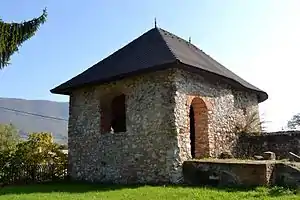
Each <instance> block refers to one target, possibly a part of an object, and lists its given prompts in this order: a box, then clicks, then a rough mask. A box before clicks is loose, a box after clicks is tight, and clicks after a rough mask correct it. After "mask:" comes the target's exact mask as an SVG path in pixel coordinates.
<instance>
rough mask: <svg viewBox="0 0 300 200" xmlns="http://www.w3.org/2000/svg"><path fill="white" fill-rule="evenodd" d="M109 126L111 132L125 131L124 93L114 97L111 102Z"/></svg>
mask: <svg viewBox="0 0 300 200" xmlns="http://www.w3.org/2000/svg"><path fill="white" fill-rule="evenodd" d="M111 128H112V129H113V132H126V107H125V95H124V94H122V95H120V96H117V97H115V98H114V99H113V100H112V103H111Z"/></svg>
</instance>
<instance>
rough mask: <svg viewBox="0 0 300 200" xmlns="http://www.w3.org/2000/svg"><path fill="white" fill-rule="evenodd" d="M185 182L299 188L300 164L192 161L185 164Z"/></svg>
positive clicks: (191, 183) (190, 183) (249, 161)
mask: <svg viewBox="0 0 300 200" xmlns="http://www.w3.org/2000/svg"><path fill="white" fill-rule="evenodd" d="M183 176H184V182H185V183H187V184H189V185H211V186H270V185H281V186H288V187H298V186H300V164H299V163H298V164H297V163H292V162H278V161H253V160H228V159H227V160H220V159H218V160H192V161H186V162H184V164H183Z"/></svg>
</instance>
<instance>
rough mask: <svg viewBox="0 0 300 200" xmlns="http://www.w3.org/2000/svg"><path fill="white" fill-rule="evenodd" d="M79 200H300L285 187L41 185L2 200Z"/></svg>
mask: <svg viewBox="0 0 300 200" xmlns="http://www.w3.org/2000/svg"><path fill="white" fill-rule="evenodd" d="M4 199H5V200H15V199H22V200H29V199H30V200H36V199H39V200H43V199H45V200H46V199H47V200H52V199H53V200H54V199H55V200H58V199H59V200H67V199H68V200H69V199H70V200H77V199H97V200H98V199H99V200H100V199H110V200H114V199H128V200H133V199H142V200H147V199H154V200H159V199H172V200H175V199H183V200H184V199H189V200H191V199H201V200H205V199H222V200H227V199H230V200H235V199H238V200H240V199H249V200H251V199H260V200H262V199H288V200H289V199H298V200H299V199H300V195H296V194H294V193H293V191H290V190H287V189H282V188H273V189H267V188H255V189H216V188H215V189H213V188H204V187H199V188H192V187H183V186H182V187H180V186H173V187H171V186H169V187H163V186H127V187H126V186H101V185H89V184H78V183H77V184H74V183H72V184H70V183H64V184H63V183H59V184H58V183H56V184H53V183H52V184H41V185H27V186H9V187H8V186H6V187H4V188H1V189H0V200H4Z"/></svg>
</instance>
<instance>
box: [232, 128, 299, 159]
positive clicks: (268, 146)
mask: <svg viewBox="0 0 300 200" xmlns="http://www.w3.org/2000/svg"><path fill="white" fill-rule="evenodd" d="M265 151H272V152H274V153H275V154H276V159H287V158H289V157H290V155H289V152H293V153H295V154H297V155H300V131H286V132H285V131H282V132H275V133H264V134H263V135H260V136H246V135H241V136H239V137H238V141H237V144H236V147H235V148H234V151H233V154H234V156H235V157H237V158H253V156H254V155H262V154H263V152H265Z"/></svg>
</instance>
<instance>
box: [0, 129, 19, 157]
mask: <svg viewBox="0 0 300 200" xmlns="http://www.w3.org/2000/svg"><path fill="white" fill-rule="evenodd" d="M19 141H20V136H19V133H18V130H17V129H16V127H14V126H13V125H12V124H0V153H1V152H6V151H14V150H15V149H16V146H17V144H18V143H19Z"/></svg>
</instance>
